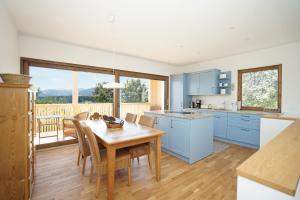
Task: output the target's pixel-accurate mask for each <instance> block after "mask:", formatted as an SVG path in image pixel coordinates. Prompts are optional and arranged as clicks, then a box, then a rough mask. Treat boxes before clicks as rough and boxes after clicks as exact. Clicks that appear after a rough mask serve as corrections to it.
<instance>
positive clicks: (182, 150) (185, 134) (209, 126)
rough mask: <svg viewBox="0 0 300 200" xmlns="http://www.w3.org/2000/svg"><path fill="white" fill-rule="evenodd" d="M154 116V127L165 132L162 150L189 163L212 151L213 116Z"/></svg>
mask: <svg viewBox="0 0 300 200" xmlns="http://www.w3.org/2000/svg"><path fill="white" fill-rule="evenodd" d="M146 115H151V116H153V117H155V128H156V129H160V130H162V131H164V132H165V134H164V135H163V136H162V150H163V151H165V152H167V153H169V154H171V155H173V156H175V157H177V158H179V159H182V160H184V161H186V162H188V163H190V164H192V163H194V162H197V161H199V160H201V159H202V158H204V157H206V156H208V155H210V154H212V153H213V118H212V117H207V118H202V119H193V120H189V119H181V118H175V117H167V116H160V115H154V114H147V113H146Z"/></svg>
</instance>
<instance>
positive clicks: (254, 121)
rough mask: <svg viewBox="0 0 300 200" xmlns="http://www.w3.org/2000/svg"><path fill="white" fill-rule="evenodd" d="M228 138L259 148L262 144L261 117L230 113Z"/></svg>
mask: <svg viewBox="0 0 300 200" xmlns="http://www.w3.org/2000/svg"><path fill="white" fill-rule="evenodd" d="M227 138H228V139H230V140H233V141H236V142H240V143H243V144H246V145H248V146H251V147H255V148H258V147H259V143H260V142H259V138H260V116H259V115H254V114H244V113H229V114H228V132H227Z"/></svg>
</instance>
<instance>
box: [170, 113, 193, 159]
mask: <svg viewBox="0 0 300 200" xmlns="http://www.w3.org/2000/svg"><path fill="white" fill-rule="evenodd" d="M188 132H190V120H184V119H176V118H171V129H170V132H169V141H170V142H169V149H170V150H172V151H173V152H174V153H177V154H179V155H181V156H184V157H188V156H189V150H188V146H189V141H188V140H189V134H187V133H188Z"/></svg>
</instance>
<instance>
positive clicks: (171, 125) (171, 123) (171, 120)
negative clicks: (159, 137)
mask: <svg viewBox="0 0 300 200" xmlns="http://www.w3.org/2000/svg"><path fill="white" fill-rule="evenodd" d="M171 128H173V120H172V119H171Z"/></svg>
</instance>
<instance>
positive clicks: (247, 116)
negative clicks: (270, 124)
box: [242, 115, 250, 118]
mask: <svg viewBox="0 0 300 200" xmlns="http://www.w3.org/2000/svg"><path fill="white" fill-rule="evenodd" d="M242 117H246V118H249V117H250V116H249V115H242Z"/></svg>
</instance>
